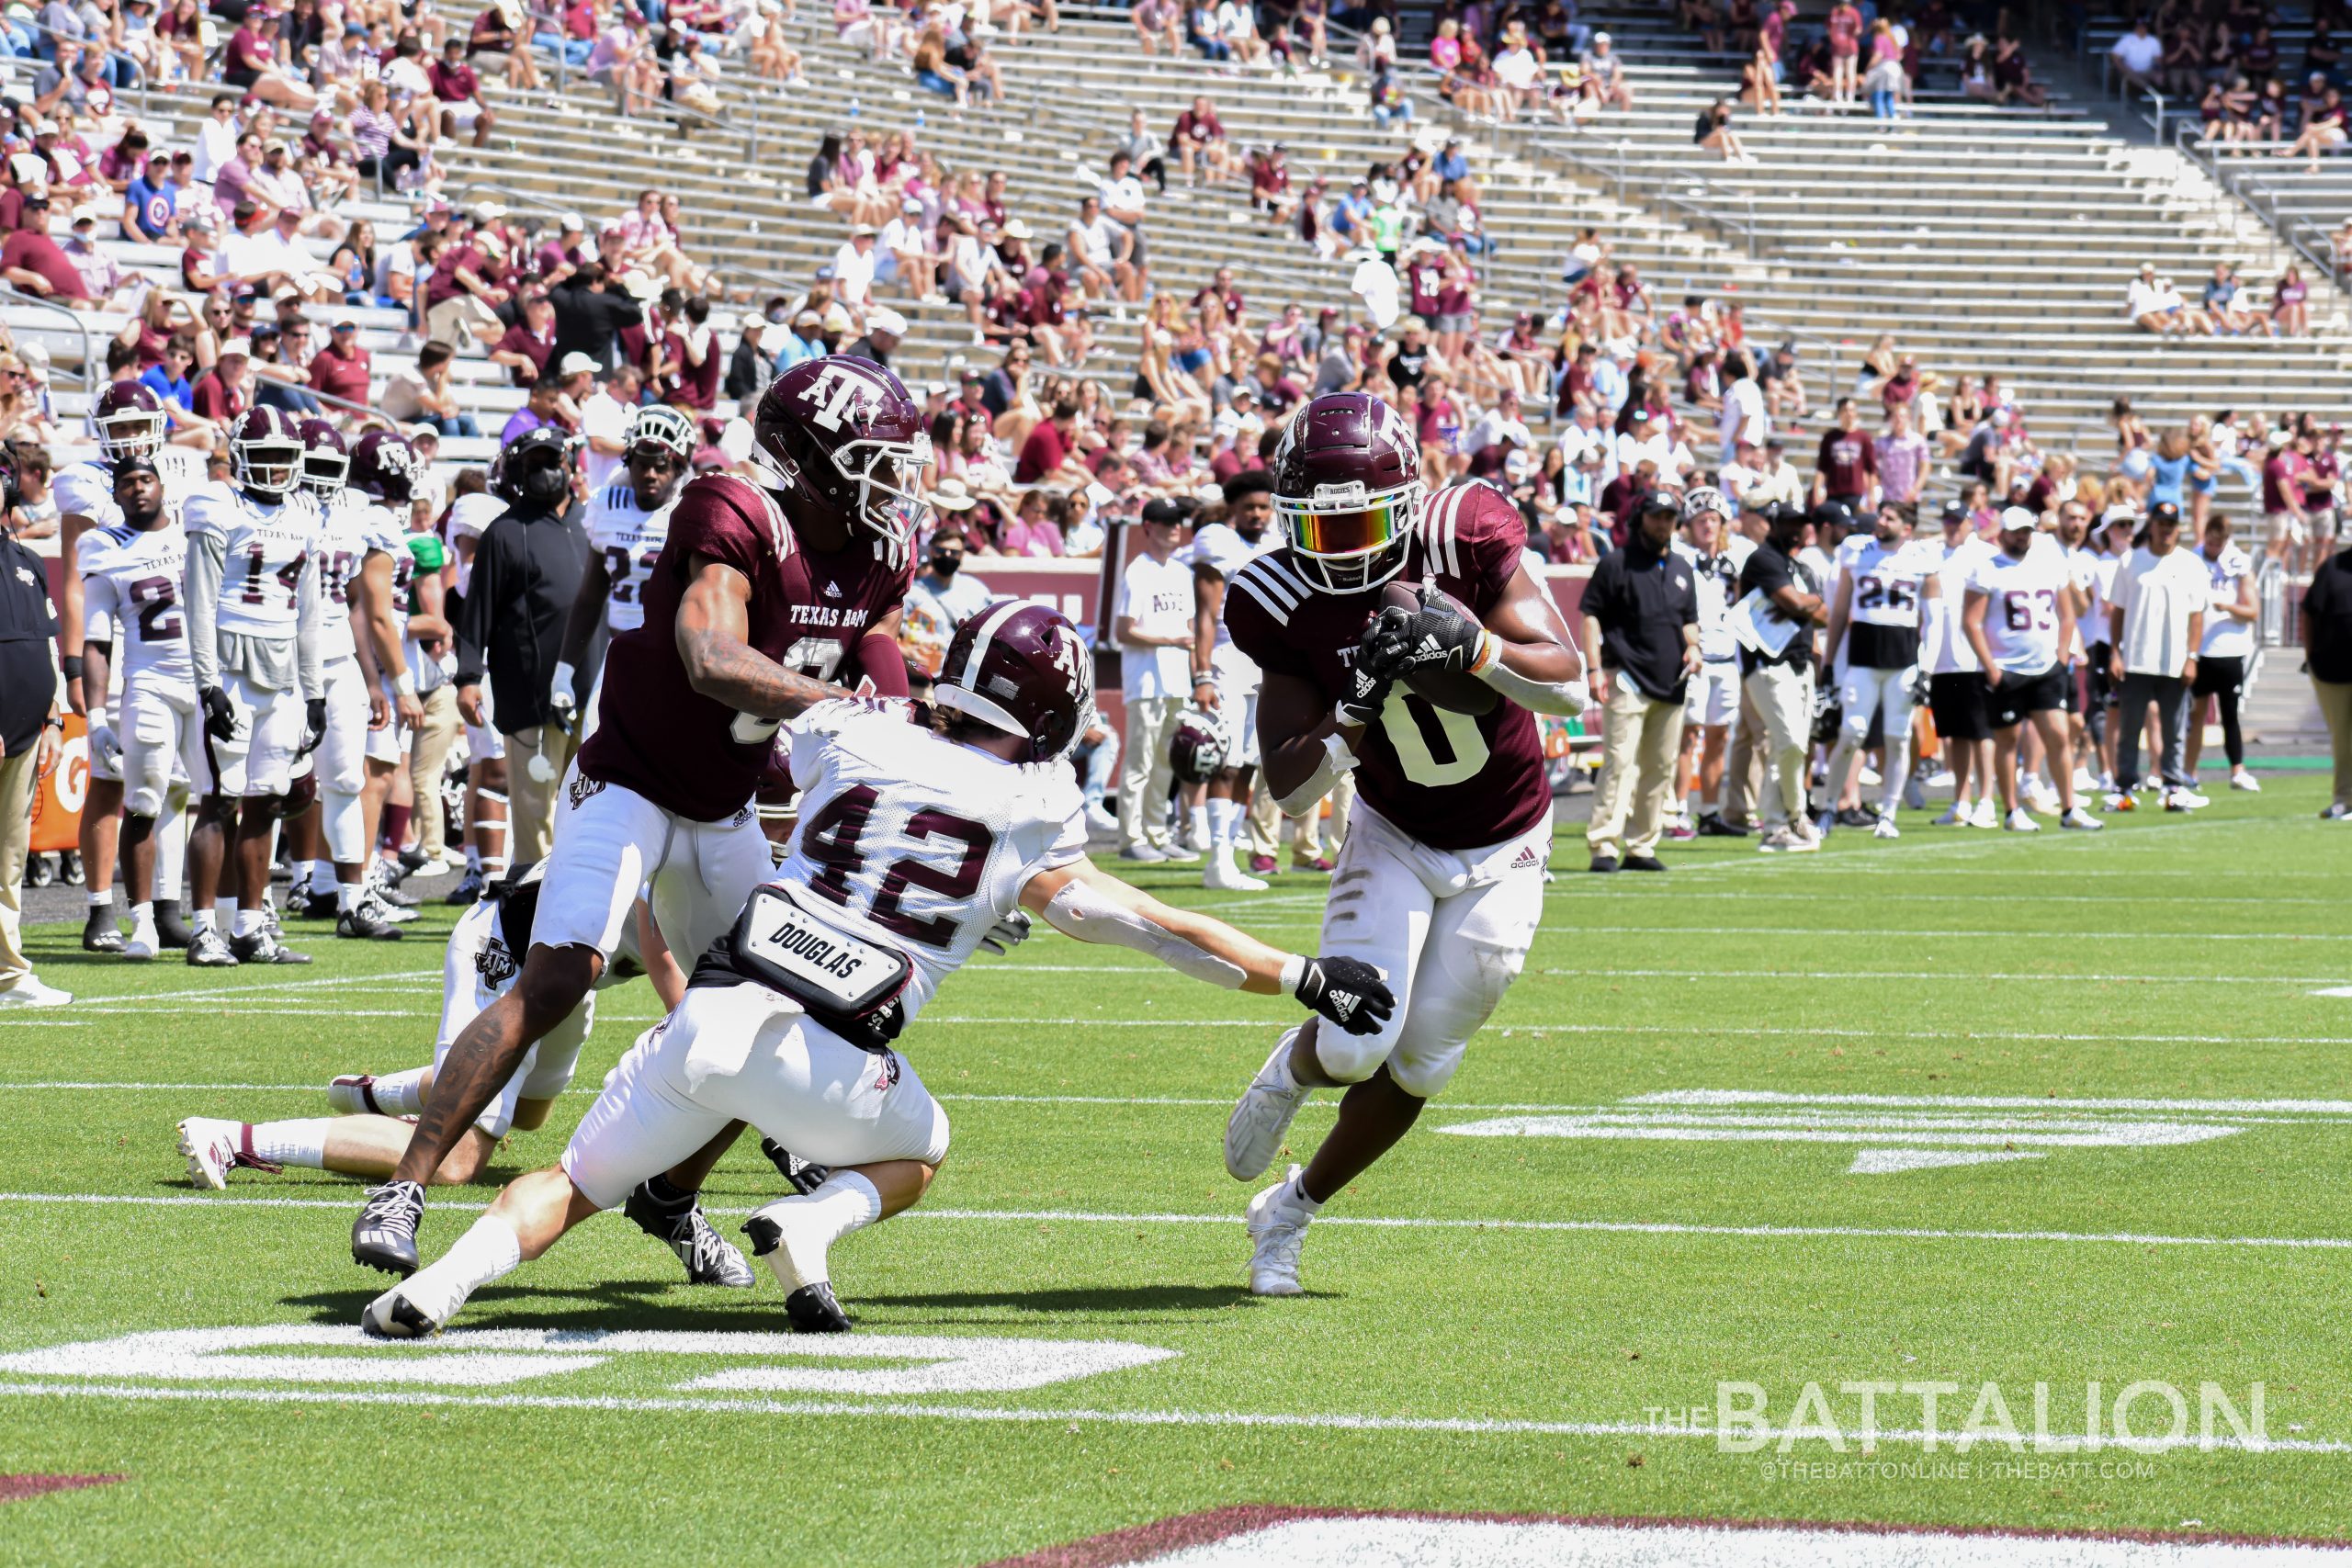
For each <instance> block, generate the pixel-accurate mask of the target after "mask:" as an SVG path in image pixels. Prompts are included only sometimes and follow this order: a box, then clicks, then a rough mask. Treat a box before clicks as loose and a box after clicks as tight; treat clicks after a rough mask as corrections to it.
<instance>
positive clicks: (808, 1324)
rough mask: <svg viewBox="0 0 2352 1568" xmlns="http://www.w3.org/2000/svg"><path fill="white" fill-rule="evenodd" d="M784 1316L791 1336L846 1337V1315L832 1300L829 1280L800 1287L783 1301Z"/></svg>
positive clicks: (849, 1325) (849, 1328)
mask: <svg viewBox="0 0 2352 1568" xmlns="http://www.w3.org/2000/svg"><path fill="white" fill-rule="evenodd" d="M784 1315H785V1318H786V1321H788V1322H789V1323H790V1324H791V1325H792V1332H794V1333H795V1334H848V1333H850V1332H852V1327H851V1324H850V1321H849V1314H847V1313H845V1312H843V1311H842V1303H840V1302H839V1301H837V1300H836V1299H834V1296H833V1287H832V1283H831V1281H830V1280H820V1281H818V1282H817V1283H816V1284H813V1285H803V1286H801V1287H800V1288H799V1289H798V1290H797V1291H795V1292H792V1293H791V1294H790V1295H788V1296H786V1297H785V1298H784Z"/></svg>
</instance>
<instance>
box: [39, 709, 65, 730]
mask: <svg viewBox="0 0 2352 1568" xmlns="http://www.w3.org/2000/svg"><path fill="white" fill-rule="evenodd" d="M40 722H41V728H44V729H54V730H56V731H58V732H59V733H60V734H62V733H63V732H64V729H65V721H64V720H63V719H62V718H60V717H58V716H56V715H55V714H51V715H50V716H48V717H47V718H44V719H42V720H41V721H40Z"/></svg>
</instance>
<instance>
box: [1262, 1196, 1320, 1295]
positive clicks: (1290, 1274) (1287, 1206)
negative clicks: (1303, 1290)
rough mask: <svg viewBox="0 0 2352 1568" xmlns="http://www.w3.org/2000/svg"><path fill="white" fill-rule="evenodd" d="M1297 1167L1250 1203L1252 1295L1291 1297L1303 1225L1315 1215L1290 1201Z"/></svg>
mask: <svg viewBox="0 0 2352 1568" xmlns="http://www.w3.org/2000/svg"><path fill="white" fill-rule="evenodd" d="M1298 1172H1299V1168H1298V1167H1297V1166H1292V1167H1291V1168H1290V1174H1289V1175H1287V1176H1285V1177H1283V1179H1281V1180H1280V1181H1278V1182H1276V1183H1274V1185H1273V1186H1272V1187H1269V1188H1267V1189H1266V1190H1264V1191H1263V1192H1261V1193H1259V1194H1258V1195H1257V1196H1256V1197H1255V1198H1252V1199H1250V1213H1249V1225H1250V1294H1251V1295H1253V1296H1295V1295H1297V1294H1299V1293H1300V1286H1299V1283H1298V1247H1299V1243H1301V1242H1303V1241H1305V1240H1306V1225H1307V1222H1308V1221H1309V1220H1312V1219H1313V1218H1314V1217H1315V1216H1314V1215H1312V1214H1309V1213H1306V1212H1305V1211H1304V1210H1302V1209H1301V1208H1299V1206H1298V1205H1297V1204H1295V1203H1294V1202H1292V1201H1290V1191H1291V1183H1292V1182H1294V1181H1296V1180H1297V1179H1298Z"/></svg>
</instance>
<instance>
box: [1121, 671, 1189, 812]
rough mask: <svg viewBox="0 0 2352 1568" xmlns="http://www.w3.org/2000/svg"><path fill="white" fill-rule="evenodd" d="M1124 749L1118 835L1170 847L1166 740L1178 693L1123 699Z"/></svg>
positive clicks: (1180, 704)
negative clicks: (1129, 699)
mask: <svg viewBox="0 0 2352 1568" xmlns="http://www.w3.org/2000/svg"><path fill="white" fill-rule="evenodd" d="M1126 706H1127V732H1126V738H1125V739H1126V748H1127V750H1126V755H1125V758H1124V759H1123V760H1122V761H1121V763H1120V769H1119V840H1120V841H1121V842H1122V843H1126V844H1152V845H1155V846H1157V847H1159V848H1160V849H1166V848H1167V847H1168V842H1169V839H1168V786H1169V783H1170V778H1171V777H1172V775H1171V773H1170V769H1169V764H1168V743H1169V742H1170V740H1172V739H1175V735H1176V725H1177V722H1178V721H1179V720H1180V719H1182V717H1183V716H1184V699H1183V698H1182V697H1137V698H1136V699H1134V700H1133V701H1131V702H1129V703H1128V704H1127V705H1126Z"/></svg>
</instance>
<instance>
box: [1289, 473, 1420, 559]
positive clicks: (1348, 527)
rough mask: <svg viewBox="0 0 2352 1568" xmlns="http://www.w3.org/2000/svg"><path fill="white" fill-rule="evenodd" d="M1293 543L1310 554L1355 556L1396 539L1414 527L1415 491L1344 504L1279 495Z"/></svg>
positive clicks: (1389, 543) (1404, 491) (1394, 541)
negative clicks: (1299, 499) (1284, 498)
mask: <svg viewBox="0 0 2352 1568" xmlns="http://www.w3.org/2000/svg"><path fill="white" fill-rule="evenodd" d="M1274 506H1275V509H1276V510H1277V511H1278V512H1279V513H1281V514H1282V518H1283V525H1284V526H1285V527H1286V528H1287V529H1288V531H1289V533H1290V536H1291V542H1292V543H1293V544H1295V546H1297V547H1298V548H1300V549H1301V550H1304V551H1306V553H1307V554H1309V555H1317V556H1352V555H1361V554H1363V552H1365V551H1367V550H1377V549H1382V548H1385V547H1387V546H1389V545H1392V544H1394V543H1396V542H1397V539H1399V538H1400V537H1402V536H1404V534H1405V531H1406V530H1407V529H1408V528H1409V527H1411V526H1412V519H1413V492H1412V491H1410V490H1409V489H1408V490H1401V491H1393V492H1391V493H1389V494H1387V495H1381V496H1374V497H1373V498H1371V499H1370V500H1368V501H1356V502H1347V503H1345V504H1342V505H1333V504H1331V503H1329V502H1306V501H1287V500H1283V499H1282V498H1280V497H1277V498H1276V499H1275V502H1274Z"/></svg>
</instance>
